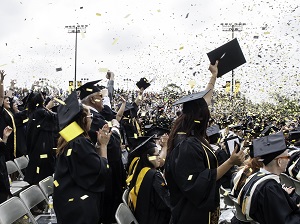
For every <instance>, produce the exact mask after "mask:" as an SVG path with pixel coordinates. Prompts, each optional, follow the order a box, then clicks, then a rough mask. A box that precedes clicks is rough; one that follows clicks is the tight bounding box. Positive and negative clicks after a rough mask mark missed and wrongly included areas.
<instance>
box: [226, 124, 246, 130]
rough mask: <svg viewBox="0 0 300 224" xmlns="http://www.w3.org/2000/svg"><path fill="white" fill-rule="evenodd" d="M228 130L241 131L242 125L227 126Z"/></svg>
mask: <svg viewBox="0 0 300 224" xmlns="http://www.w3.org/2000/svg"><path fill="white" fill-rule="evenodd" d="M229 128H230V129H231V130H242V129H243V125H241V124H237V125H232V126H229Z"/></svg>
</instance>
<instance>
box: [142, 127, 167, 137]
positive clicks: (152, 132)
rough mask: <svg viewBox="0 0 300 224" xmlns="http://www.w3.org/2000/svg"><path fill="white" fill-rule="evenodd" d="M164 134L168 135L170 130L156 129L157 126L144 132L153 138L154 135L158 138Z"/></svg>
mask: <svg viewBox="0 0 300 224" xmlns="http://www.w3.org/2000/svg"><path fill="white" fill-rule="evenodd" d="M145 128H146V127H145ZM165 133H170V130H169V129H166V128H163V127H158V126H152V127H151V128H150V129H149V130H147V131H146V134H147V135H148V136H153V135H154V136H156V137H160V136H162V135H163V134H165Z"/></svg>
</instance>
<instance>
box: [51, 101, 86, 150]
mask: <svg viewBox="0 0 300 224" xmlns="http://www.w3.org/2000/svg"><path fill="white" fill-rule="evenodd" d="M88 113H89V109H88V107H87V106H85V105H83V106H82V110H81V112H80V113H79V114H78V116H76V118H75V120H74V121H76V123H77V124H78V125H79V126H80V127H81V128H82V129H83V131H84V132H83V133H82V135H83V136H84V137H85V138H89V135H88V131H89V130H88V129H87V119H86V116H87V115H88ZM70 123H71V122H70ZM67 145H68V142H67V141H66V140H65V139H64V138H63V137H61V136H59V138H58V142H57V151H56V155H57V156H58V155H60V154H62V153H63V152H64V150H65V148H66V146H67Z"/></svg>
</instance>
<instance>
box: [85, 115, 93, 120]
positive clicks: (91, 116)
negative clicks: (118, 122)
mask: <svg viewBox="0 0 300 224" xmlns="http://www.w3.org/2000/svg"><path fill="white" fill-rule="evenodd" d="M86 117H87V118H89V117H90V118H91V119H93V117H94V114H90V115H87V116H86Z"/></svg>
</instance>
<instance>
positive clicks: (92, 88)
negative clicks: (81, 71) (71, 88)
mask: <svg viewBox="0 0 300 224" xmlns="http://www.w3.org/2000/svg"><path fill="white" fill-rule="evenodd" d="M100 81H101V80H95V81H91V82H87V83H85V84H83V85H82V86H80V87H79V88H77V89H76V90H77V91H79V92H80V93H79V97H80V99H81V100H82V99H84V98H85V97H87V96H88V95H91V94H93V93H97V92H100V91H101V89H103V88H102V86H98V85H95V84H96V83H98V82H100Z"/></svg>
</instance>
